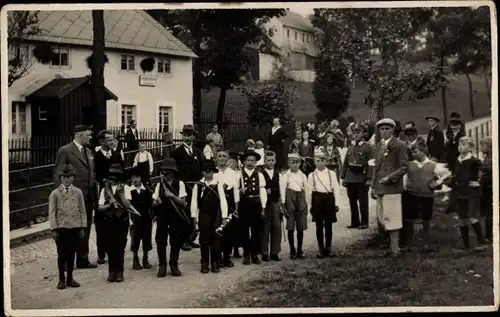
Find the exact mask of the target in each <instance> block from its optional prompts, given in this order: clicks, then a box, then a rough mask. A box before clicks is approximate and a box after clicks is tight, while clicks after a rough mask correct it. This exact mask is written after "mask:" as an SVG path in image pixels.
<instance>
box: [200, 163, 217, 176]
mask: <svg viewBox="0 0 500 317" xmlns="http://www.w3.org/2000/svg"><path fill="white" fill-rule="evenodd" d="M202 171H204V172H214V173H217V172H219V170H218V169H217V167H216V166H215V162H214V161H213V160H206V161H204V162H203V166H202Z"/></svg>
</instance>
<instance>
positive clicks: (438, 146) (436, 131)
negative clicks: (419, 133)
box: [425, 116, 445, 162]
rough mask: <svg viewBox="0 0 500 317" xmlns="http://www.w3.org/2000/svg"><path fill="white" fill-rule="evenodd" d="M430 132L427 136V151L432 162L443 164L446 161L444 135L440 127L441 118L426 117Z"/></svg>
mask: <svg viewBox="0 0 500 317" xmlns="http://www.w3.org/2000/svg"><path fill="white" fill-rule="evenodd" d="M425 119H426V120H427V123H428V124H429V127H430V130H429V133H428V135H427V142H426V145H427V150H428V151H429V155H430V157H431V159H432V160H434V161H436V162H442V161H443V159H444V150H445V147H444V134H443V130H441V128H440V127H439V118H438V117H436V116H427V117H425Z"/></svg>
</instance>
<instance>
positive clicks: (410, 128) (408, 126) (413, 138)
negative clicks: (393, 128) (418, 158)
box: [404, 121, 426, 160]
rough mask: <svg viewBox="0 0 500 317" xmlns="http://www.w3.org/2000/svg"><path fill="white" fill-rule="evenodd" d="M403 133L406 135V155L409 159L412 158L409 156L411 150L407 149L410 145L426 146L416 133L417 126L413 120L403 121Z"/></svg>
mask: <svg viewBox="0 0 500 317" xmlns="http://www.w3.org/2000/svg"><path fill="white" fill-rule="evenodd" d="M404 133H405V135H406V142H405V144H406V146H407V147H408V157H409V159H410V160H413V158H412V157H411V151H410V150H409V149H410V147H411V146H413V145H415V146H426V145H425V140H424V139H423V138H422V137H421V136H419V135H418V131H417V126H416V124H415V122H413V121H410V122H407V123H405V125H404Z"/></svg>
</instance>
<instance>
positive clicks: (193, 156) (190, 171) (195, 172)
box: [170, 124, 203, 251]
mask: <svg viewBox="0 0 500 317" xmlns="http://www.w3.org/2000/svg"><path fill="white" fill-rule="evenodd" d="M181 134H182V144H181V145H180V146H179V147H177V148H176V149H175V150H173V151H172V153H171V154H170V157H171V158H173V159H174V160H175V162H176V163H177V168H178V170H179V172H178V177H179V180H181V181H183V182H197V181H199V180H200V179H201V166H202V164H203V154H202V152H201V151H200V150H199V149H197V148H195V147H194V140H195V137H196V130H195V129H194V127H193V125H191V124H188V125H184V127H183V128H182V131H181ZM186 192H187V196H186V199H187V203H188V205H189V204H190V203H191V193H192V189H191V187H190V186H187V187H186ZM184 211H185V212H186V215H187V216H188V218H189V219H191V214H190V213H191V212H190V210H189V208H186V209H185V210H184ZM193 226H194V224H193ZM199 247H200V245H199V244H197V243H195V242H194V241H188V242H186V243H185V244H183V246H182V249H183V250H184V251H189V250H191V248H199Z"/></svg>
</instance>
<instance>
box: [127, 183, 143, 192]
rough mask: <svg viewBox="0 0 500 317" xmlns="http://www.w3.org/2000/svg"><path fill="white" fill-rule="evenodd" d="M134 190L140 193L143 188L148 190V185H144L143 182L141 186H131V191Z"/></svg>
mask: <svg viewBox="0 0 500 317" xmlns="http://www.w3.org/2000/svg"><path fill="white" fill-rule="evenodd" d="M133 190H135V191H136V192H138V193H139V194H140V193H141V190H146V187H144V185H143V184H141V186H139V187H137V186H130V191H131V192H132V191H133Z"/></svg>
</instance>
